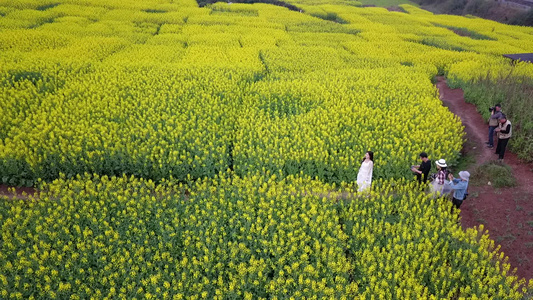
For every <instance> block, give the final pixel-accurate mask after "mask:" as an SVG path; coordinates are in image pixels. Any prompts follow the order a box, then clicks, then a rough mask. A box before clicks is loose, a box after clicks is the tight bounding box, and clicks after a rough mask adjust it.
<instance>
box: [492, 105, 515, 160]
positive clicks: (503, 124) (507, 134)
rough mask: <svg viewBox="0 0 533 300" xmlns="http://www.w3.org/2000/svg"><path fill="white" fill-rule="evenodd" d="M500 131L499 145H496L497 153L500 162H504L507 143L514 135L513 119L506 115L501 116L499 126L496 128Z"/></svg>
mask: <svg viewBox="0 0 533 300" xmlns="http://www.w3.org/2000/svg"><path fill="white" fill-rule="evenodd" d="M495 131H496V132H497V133H498V146H497V147H496V153H495V154H498V158H499V160H500V162H503V156H504V155H505V148H507V143H509V139H510V138H511V135H512V125H511V121H509V120H507V117H506V116H505V115H502V117H501V118H500V124H499V125H498V128H496V129H495Z"/></svg>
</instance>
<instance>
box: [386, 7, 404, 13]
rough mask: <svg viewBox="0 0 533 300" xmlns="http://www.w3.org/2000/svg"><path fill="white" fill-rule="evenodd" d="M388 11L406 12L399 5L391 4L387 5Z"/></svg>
mask: <svg viewBox="0 0 533 300" xmlns="http://www.w3.org/2000/svg"><path fill="white" fill-rule="evenodd" d="M387 10H388V11H397V12H404V11H403V9H401V8H400V7H399V6H389V7H387Z"/></svg>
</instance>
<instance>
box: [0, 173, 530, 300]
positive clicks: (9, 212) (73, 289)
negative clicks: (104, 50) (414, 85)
mask: <svg viewBox="0 0 533 300" xmlns="http://www.w3.org/2000/svg"><path fill="white" fill-rule="evenodd" d="M378 181H379V185H378V186H379V187H375V188H373V189H372V191H371V192H370V194H369V195H368V196H370V197H372V201H368V199H367V197H368V196H367V195H365V196H360V195H358V194H356V193H354V191H355V187H354V186H352V185H342V186H341V187H340V188H339V187H335V186H334V185H329V184H324V183H322V182H321V181H315V180H311V179H310V178H309V177H305V176H304V177H300V176H298V177H294V176H288V177H286V178H284V179H282V180H280V178H279V177H277V176H276V175H266V176H265V175H253V176H246V177H238V176H236V175H235V174H233V173H231V172H229V173H219V174H218V175H216V176H215V177H214V178H213V179H204V180H198V181H196V182H191V183H190V184H188V185H183V184H181V183H180V184H178V183H176V182H174V181H172V180H171V181H166V180H165V181H163V183H162V184H161V185H156V184H155V183H154V182H153V181H150V180H144V179H138V178H134V177H126V176H122V177H112V178H109V177H107V176H102V177H100V176H95V175H88V174H85V175H81V176H80V175H78V176H76V178H73V179H70V180H67V179H65V178H64V176H62V177H61V178H60V179H57V180H55V181H54V182H52V183H50V184H44V186H43V187H42V192H41V194H40V195H39V198H38V199H32V198H30V200H28V201H26V202H25V201H1V202H0V208H1V210H0V211H1V212H2V213H1V214H0V227H1V229H2V231H1V237H2V244H1V245H0V250H1V251H0V293H2V297H3V298H17V297H18V298H21V297H22V298H25V299H26V298H30V297H35V298H50V297H52V296H51V295H55V296H56V297H58V298H65V297H66V298H68V297H70V296H71V295H77V296H79V297H80V299H84V298H96V299H103V298H105V297H110V298H113V297H117V298H126V299H130V298H132V297H142V298H151V297H152V298H154V299H165V298H179V297H180V295H181V297H183V298H184V299H190V298H193V297H195V296H197V295H203V296H202V297H204V298H208V299H214V298H217V299H222V298H230V297H236V298H241V297H248V298H249V297H250V295H251V296H253V297H258V298H259V297H261V298H288V297H294V298H300V297H301V298H303V297H305V298H323V297H332V298H335V299H354V298H372V297H376V298H383V299H391V298H395V297H398V298H418V299H420V298H431V299H448V298H450V297H461V298H474V297H476V296H477V297H480V298H483V297H485V298H498V297H505V298H506V299H522V297H523V294H522V292H521V291H520V287H521V286H525V282H524V281H523V280H521V281H520V280H518V279H517V278H516V277H515V276H513V275H512V272H510V266H509V265H508V264H507V263H506V259H505V258H504V257H503V253H502V254H500V252H499V248H498V247H495V246H494V242H493V241H492V240H490V239H489V238H488V236H487V235H486V233H485V232H484V230H483V228H482V227H481V228H477V229H476V228H473V229H469V230H467V231H466V232H465V231H463V230H462V229H461V227H460V226H459V225H457V224H456V216H455V215H453V214H451V213H450V206H451V204H450V203H448V202H444V201H435V199H432V198H431V197H430V196H426V195H425V194H422V193H418V192H417V193H414V192H413V188H414V184H413V183H412V182H411V183H407V182H406V181H403V180H400V181H390V180H387V181H382V180H378ZM30 283H31V284H30ZM495 286H498V289H494V288H493V287H495Z"/></svg>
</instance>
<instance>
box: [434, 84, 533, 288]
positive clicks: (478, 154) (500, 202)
mask: <svg viewBox="0 0 533 300" xmlns="http://www.w3.org/2000/svg"><path fill="white" fill-rule="evenodd" d="M436 86H437V88H438V89H439V93H440V99H441V101H442V103H443V104H444V106H446V107H448V108H449V109H450V111H451V112H452V113H454V114H456V115H457V116H458V117H460V118H461V121H462V123H463V125H464V126H465V132H466V142H465V146H464V147H465V148H464V152H465V153H464V154H465V155H470V156H472V157H473V158H474V163H473V165H471V166H469V170H468V171H470V173H472V171H474V170H475V169H476V167H478V166H480V165H482V164H483V163H485V162H488V161H492V160H496V159H497V158H498V157H497V155H496V154H494V149H489V148H487V147H486V145H485V142H486V141H487V139H488V125H487V123H486V122H485V121H484V120H483V118H482V116H481V115H480V114H479V113H478V111H477V109H476V106H475V105H473V104H470V103H466V102H465V100H464V97H463V91H462V90H461V89H450V88H449V87H448V85H447V84H446V79H445V78H444V77H437V84H436ZM511 122H512V119H511ZM442 126H446V124H442ZM505 163H506V164H507V165H509V166H510V167H511V168H512V170H513V174H514V176H515V177H516V179H517V183H518V184H517V186H516V187H512V188H500V189H496V188H493V187H492V186H490V185H488V183H487V184H484V185H481V186H470V187H469V194H470V196H469V198H468V199H467V200H465V203H463V205H462V206H461V224H462V226H463V228H464V229H466V228H468V227H473V226H479V225H480V224H483V225H484V226H485V229H487V230H488V231H489V234H490V237H491V238H492V239H493V240H495V242H496V244H501V247H502V251H503V252H504V253H505V255H506V256H508V257H509V262H510V263H511V266H512V268H517V275H518V276H520V277H525V278H526V279H530V278H533V165H531V164H524V163H522V162H520V161H519V160H518V158H517V157H516V155H515V154H514V153H511V152H509V151H507V152H506V153H505ZM457 171H459V170H457Z"/></svg>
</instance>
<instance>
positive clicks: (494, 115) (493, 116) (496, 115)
mask: <svg viewBox="0 0 533 300" xmlns="http://www.w3.org/2000/svg"><path fill="white" fill-rule="evenodd" d="M502 115H503V113H502V106H501V105H500V104H496V105H494V108H493V109H492V110H491V112H490V118H489V141H488V142H487V143H486V144H487V147H489V148H491V149H492V148H493V147H494V131H495V130H496V128H497V127H498V120H499V119H500V118H501V117H502Z"/></svg>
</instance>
